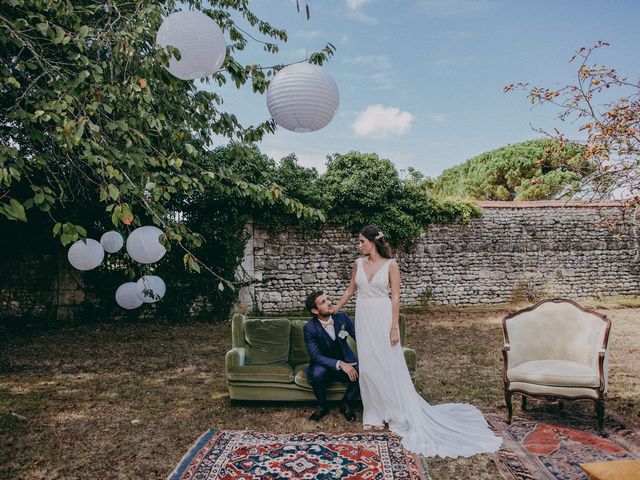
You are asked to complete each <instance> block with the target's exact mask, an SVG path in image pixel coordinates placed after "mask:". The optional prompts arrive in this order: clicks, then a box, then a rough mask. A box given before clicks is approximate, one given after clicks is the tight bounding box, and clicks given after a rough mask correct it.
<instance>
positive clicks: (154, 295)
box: [136, 275, 167, 303]
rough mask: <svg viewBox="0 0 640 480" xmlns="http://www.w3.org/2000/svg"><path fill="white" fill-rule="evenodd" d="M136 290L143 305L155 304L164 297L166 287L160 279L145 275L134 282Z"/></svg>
mask: <svg viewBox="0 0 640 480" xmlns="http://www.w3.org/2000/svg"><path fill="white" fill-rule="evenodd" d="M136 290H137V292H138V297H140V298H141V299H142V301H143V302H144V303H155V302H157V301H158V300H159V299H161V298H162V297H164V294H165V292H166V291H167V286H166V285H165V283H164V281H163V280H162V279H161V278H160V277H158V276H156V275H145V276H143V277H142V278H140V280H138V281H137V282H136Z"/></svg>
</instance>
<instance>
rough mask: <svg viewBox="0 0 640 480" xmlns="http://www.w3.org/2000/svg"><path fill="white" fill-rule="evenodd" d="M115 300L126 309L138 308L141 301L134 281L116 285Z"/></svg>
mask: <svg viewBox="0 0 640 480" xmlns="http://www.w3.org/2000/svg"><path fill="white" fill-rule="evenodd" d="M116 302H118V305H120V306H121V307H122V308H126V309H127V310H133V309H134V308H138V307H139V306H140V305H142V303H143V302H142V299H141V298H140V296H139V295H138V289H137V288H136V284H135V283H134V282H127V283H123V284H122V285H120V286H119V287H118V290H116Z"/></svg>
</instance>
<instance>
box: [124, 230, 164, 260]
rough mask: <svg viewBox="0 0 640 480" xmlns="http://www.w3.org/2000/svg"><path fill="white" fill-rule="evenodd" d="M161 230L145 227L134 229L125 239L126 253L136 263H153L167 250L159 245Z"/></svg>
mask: <svg viewBox="0 0 640 480" xmlns="http://www.w3.org/2000/svg"><path fill="white" fill-rule="evenodd" d="M160 235H162V230H160V229H159V228H158V227H154V226H151V225H147V226H144V227H140V228H136V229H135V230H134V231H133V232H131V235H129V238H127V253H128V254H129V256H130V257H131V258H133V259H134V260H135V261H136V262H138V263H155V262H157V261H158V260H160V259H161V258H162V257H164V254H165V253H166V252H167V250H166V249H165V248H164V246H163V245H162V244H161V243H160Z"/></svg>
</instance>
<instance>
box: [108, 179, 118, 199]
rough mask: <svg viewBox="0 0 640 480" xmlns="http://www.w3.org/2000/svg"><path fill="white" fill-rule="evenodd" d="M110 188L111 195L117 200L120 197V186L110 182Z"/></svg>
mask: <svg viewBox="0 0 640 480" xmlns="http://www.w3.org/2000/svg"><path fill="white" fill-rule="evenodd" d="M108 188H109V196H110V197H111V198H113V199H114V200H116V201H117V200H118V198H120V190H118V187H116V186H115V185H113V184H112V183H110V184H109V186H108Z"/></svg>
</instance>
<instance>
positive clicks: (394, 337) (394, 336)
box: [389, 327, 400, 347]
mask: <svg viewBox="0 0 640 480" xmlns="http://www.w3.org/2000/svg"><path fill="white" fill-rule="evenodd" d="M389 337H390V338H391V346H392V347H395V346H396V345H397V344H398V343H400V333H399V332H398V327H391V332H390V333H389Z"/></svg>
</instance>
